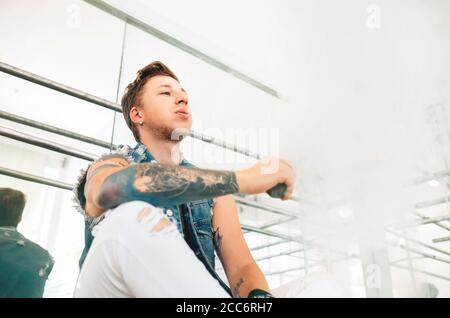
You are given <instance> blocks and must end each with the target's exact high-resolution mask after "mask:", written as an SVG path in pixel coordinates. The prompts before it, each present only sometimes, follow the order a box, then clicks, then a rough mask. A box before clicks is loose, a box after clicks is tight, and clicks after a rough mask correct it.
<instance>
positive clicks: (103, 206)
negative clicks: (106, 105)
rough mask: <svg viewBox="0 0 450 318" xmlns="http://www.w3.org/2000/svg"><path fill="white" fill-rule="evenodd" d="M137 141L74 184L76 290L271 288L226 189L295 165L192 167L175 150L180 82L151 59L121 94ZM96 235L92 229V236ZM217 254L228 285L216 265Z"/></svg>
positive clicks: (184, 125)
mask: <svg viewBox="0 0 450 318" xmlns="http://www.w3.org/2000/svg"><path fill="white" fill-rule="evenodd" d="M122 111H123V116H124V118H125V122H126V124H127V125H128V127H129V128H130V130H131V131H132V133H133V136H134V138H135V139H136V141H137V144H136V146H134V147H129V146H120V147H119V149H118V150H117V151H116V152H114V153H112V154H108V155H105V156H102V157H101V158H100V159H98V160H96V161H95V162H93V163H92V164H91V165H90V166H89V167H88V168H87V169H86V171H83V172H82V173H81V175H80V177H79V180H78V183H77V184H76V186H75V188H74V192H75V201H76V203H77V204H78V209H79V210H80V212H81V213H83V215H84V216H85V220H86V231H85V240H86V247H85V250H84V252H83V254H82V257H81V259H80V265H81V271H80V275H79V278H78V282H77V286H76V288H75V293H74V296H75V297H229V296H232V297H261V298H263V297H264V298H266V297H273V295H272V293H271V289H270V288H269V286H268V283H267V281H266V278H265V277H264V274H263V273H262V271H261V269H260V268H259V266H258V265H257V263H256V261H255V260H254V259H253V257H252V255H251V252H250V250H249V247H248V246H247V243H246V241H245V239H244V236H243V233H242V231H241V226H240V223H239V218H238V213H237V206H236V202H235V200H234V198H233V194H236V193H244V194H257V193H263V192H266V191H268V190H269V189H272V188H273V187H275V186H276V185H277V184H279V183H284V184H285V185H286V186H287V188H286V192H285V193H284V194H283V195H282V196H281V199H282V200H287V199H289V197H290V196H291V195H292V191H293V185H294V171H293V168H292V166H291V165H290V164H289V163H288V162H287V161H286V160H282V159H278V158H268V160H263V161H261V162H258V163H257V164H255V165H254V166H252V167H250V168H248V169H244V170H241V171H236V172H234V171H218V170H208V169H199V168H197V167H194V166H193V165H192V164H190V163H189V162H188V161H187V160H186V159H185V158H183V157H182V154H181V152H180V151H179V148H178V146H179V143H180V140H182V139H183V136H184V135H183V132H186V131H188V130H189V129H190V128H191V125H192V112H191V109H190V104H189V99H188V95H187V92H186V91H185V90H184V89H183V87H182V86H181V84H180V82H179V80H178V78H177V77H176V76H175V74H174V73H173V72H172V71H171V70H170V69H169V68H168V67H167V66H166V65H164V64H163V63H161V62H159V61H156V62H153V63H150V64H149V65H147V66H145V67H144V68H142V69H141V70H139V71H138V73H137V77H136V79H135V80H134V81H133V82H132V83H130V84H129V85H128V86H127V88H126V91H125V94H124V96H123V98H122ZM93 237H95V239H93ZM214 252H216V254H217V256H218V257H219V259H220V261H221V263H222V265H223V270H224V273H225V275H226V278H227V280H228V285H227V284H226V283H225V282H224V281H223V280H222V277H220V276H219V274H218V273H217V272H216V270H215V253H214Z"/></svg>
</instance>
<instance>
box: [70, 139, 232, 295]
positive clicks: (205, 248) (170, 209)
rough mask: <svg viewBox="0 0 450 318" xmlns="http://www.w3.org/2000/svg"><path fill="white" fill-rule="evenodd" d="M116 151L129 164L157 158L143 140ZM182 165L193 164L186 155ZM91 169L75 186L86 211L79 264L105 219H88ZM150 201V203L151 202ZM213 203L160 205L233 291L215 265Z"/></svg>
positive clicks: (219, 279) (193, 247) (152, 160)
mask: <svg viewBox="0 0 450 318" xmlns="http://www.w3.org/2000/svg"><path fill="white" fill-rule="evenodd" d="M115 154H119V155H123V156H124V157H125V158H127V159H128V161H129V162H130V164H137V163H143V162H157V161H156V160H155V158H154V157H153V156H152V154H151V153H150V151H148V149H147V148H146V147H145V145H144V144H142V143H140V142H138V143H137V145H136V146H135V147H134V148H131V147H129V146H123V145H121V146H119V148H118V150H117V151H116V152H115ZM180 165H182V166H192V167H193V166H194V165H192V164H190V163H189V162H188V161H187V160H186V159H184V158H183V159H182V161H181V162H180ZM88 169H89V167H88V168H87V169H86V170H85V171H82V174H81V176H80V178H79V180H78V183H77V185H76V186H75V189H74V192H75V202H76V203H77V205H78V209H79V210H81V212H82V213H83V214H84V215H85V235H84V238H85V247H84V250H83V253H82V255H81V257H80V262H79V265H80V267H81V266H82V264H83V262H84V259H85V258H86V255H87V253H88V251H89V248H90V246H91V244H92V241H93V236H92V234H91V230H92V228H93V227H94V226H95V225H97V224H98V223H99V222H101V220H102V217H100V218H99V219H94V220H92V219H89V218H88V217H87V215H86V213H85V211H84V207H85V203H86V201H85V198H84V185H85V182H86V172H87V170H88ZM149 203H150V204H151V202H149ZM213 205H214V200H213V199H204V200H198V201H192V202H188V203H185V204H180V205H176V204H173V205H170V206H161V207H160V208H162V209H163V210H164V213H165V214H166V216H167V217H168V218H169V219H170V220H171V221H173V222H175V223H176V225H177V228H178V231H179V232H180V233H181V234H182V235H183V236H184V239H185V240H186V242H187V244H188V245H189V247H190V248H191V249H192V250H193V251H194V253H195V255H196V256H197V258H198V259H199V260H200V261H201V262H202V263H203V264H204V265H205V267H206V269H207V270H208V272H209V273H210V274H211V275H212V276H213V277H214V278H215V279H216V280H217V281H218V282H219V284H220V285H221V286H222V287H223V288H224V289H225V290H226V291H227V292H228V294H230V295H231V291H230V288H229V287H228V286H227V285H226V284H225V283H224V282H223V281H222V279H221V278H220V277H219V276H218V274H217V273H216V271H215V269H214V268H215V255H214V251H215V250H216V251H217V249H218V245H217V244H218V237H217V234H218V233H216V232H214V231H213V229H212V224H211V217H212V207H213ZM80 207H81V209H80ZM180 213H181V214H182V216H181V215H180Z"/></svg>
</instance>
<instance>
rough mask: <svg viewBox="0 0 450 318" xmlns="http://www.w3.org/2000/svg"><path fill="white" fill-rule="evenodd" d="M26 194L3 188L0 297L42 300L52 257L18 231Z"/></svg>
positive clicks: (1, 199) (0, 232)
mask: <svg viewBox="0 0 450 318" xmlns="http://www.w3.org/2000/svg"><path fill="white" fill-rule="evenodd" d="M24 207H25V195H24V194H23V193H22V192H21V191H18V190H14V189H10V188H0V298H25V297H35V298H40V297H42V295H43V293H44V287H45V283H46V281H47V279H48V276H49V275H50V272H51V271H52V268H53V264H54V261H53V259H52V257H51V256H50V254H49V253H48V252H47V251H46V250H45V249H43V248H42V247H41V246H39V245H38V244H36V243H33V242H32V241H30V240H29V239H27V238H26V237H25V236H23V235H22V234H20V233H19V232H18V231H17V226H18V224H19V223H20V221H21V220H22V213H23V209H24Z"/></svg>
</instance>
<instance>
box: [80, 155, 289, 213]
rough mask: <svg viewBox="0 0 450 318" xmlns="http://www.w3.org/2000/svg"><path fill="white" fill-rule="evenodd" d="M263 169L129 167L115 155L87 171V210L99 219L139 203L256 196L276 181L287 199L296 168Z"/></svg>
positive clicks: (282, 163)
mask: <svg viewBox="0 0 450 318" xmlns="http://www.w3.org/2000/svg"><path fill="white" fill-rule="evenodd" d="M265 171H267V167H266V166H264V165H263V164H262V163H257V164H255V165H254V166H252V167H251V168H249V169H245V170H241V171H237V172H234V171H219V170H208V169H198V168H195V167H186V166H177V165H166V164H159V163H140V164H136V165H132V166H130V165H128V162H127V161H126V159H124V158H123V157H122V158H120V157H117V156H114V155H112V156H111V158H106V159H105V160H102V161H100V162H96V163H94V164H93V165H92V166H91V168H90V169H89V171H88V175H87V181H86V187H85V197H86V201H87V202H86V212H87V213H88V214H89V215H90V216H91V217H96V216H98V215H100V214H101V213H103V211H104V210H106V209H109V208H113V207H115V206H117V205H119V204H121V203H125V202H129V201H136V200H142V201H146V202H149V203H151V204H152V205H155V206H164V205H169V204H180V203H184V202H190V201H195V200H200V199H206V198H212V197H218V196H223V195H226V194H233V193H237V192H241V193H248V194H255V193H261V192H265V191H267V190H268V189H270V188H272V187H274V186H275V185H277V184H278V183H285V184H287V185H288V192H287V194H286V195H285V197H284V199H287V197H288V196H290V195H291V193H292V188H293V179H294V174H293V171H292V168H290V166H289V165H287V164H284V162H282V161H280V165H279V167H278V168H277V169H276V170H274V171H272V172H271V173H267V172H265ZM289 189H290V190H289Z"/></svg>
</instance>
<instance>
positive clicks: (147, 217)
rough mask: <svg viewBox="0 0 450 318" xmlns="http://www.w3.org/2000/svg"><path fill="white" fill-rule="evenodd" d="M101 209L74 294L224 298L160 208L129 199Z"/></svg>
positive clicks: (224, 293)
mask: <svg viewBox="0 0 450 318" xmlns="http://www.w3.org/2000/svg"><path fill="white" fill-rule="evenodd" d="M106 213H107V215H106V216H105V219H104V220H103V221H102V222H100V224H99V225H97V226H96V227H95V228H94V229H93V235H94V237H95V239H94V241H93V243H92V246H91V248H90V250H89V253H88V255H87V257H86V260H85V262H84V264H83V267H82V270H81V272H80V275H79V277H78V282H77V286H76V288H75V293H74V297H164V298H166V297H186V298H196V297H205V298H206V297H214V298H221V297H229V295H228V294H227V293H226V292H225V290H224V289H223V288H222V287H221V286H220V285H219V283H218V282H217V280H215V279H214V278H213V277H212V276H211V275H210V274H209V273H208V271H207V269H206V267H205V266H204V265H203V264H202V263H201V262H200V260H199V259H198V258H197V257H196V256H195V254H194V252H193V251H192V250H191V249H190V248H189V246H188V245H187V244H186V242H185V241H184V239H183V237H182V236H181V234H180V232H178V230H177V228H176V225H175V224H174V223H172V222H170V221H169V219H168V218H167V217H166V216H165V215H164V213H163V211H162V210H161V209H159V208H155V207H153V206H151V205H150V204H148V203H146V202H141V201H134V202H128V203H124V204H121V205H120V206H118V207H116V208H115V209H113V210H109V211H107V212H106Z"/></svg>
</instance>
